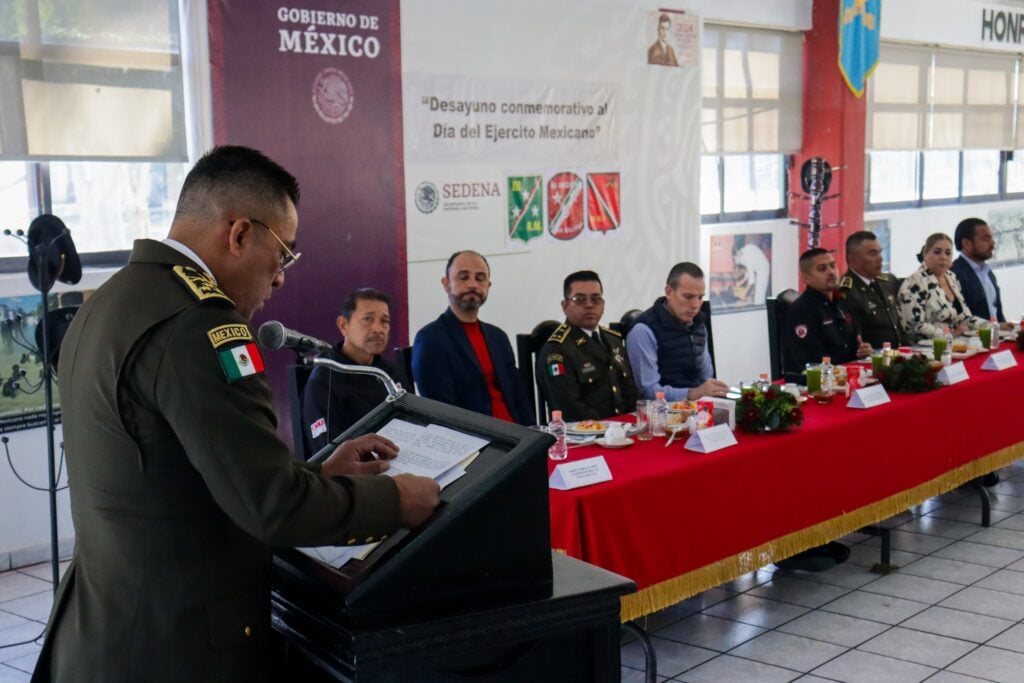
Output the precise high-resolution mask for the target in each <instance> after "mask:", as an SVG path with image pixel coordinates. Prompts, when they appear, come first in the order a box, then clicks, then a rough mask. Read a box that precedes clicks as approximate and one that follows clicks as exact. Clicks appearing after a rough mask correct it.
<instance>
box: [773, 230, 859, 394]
mask: <svg viewBox="0 0 1024 683" xmlns="http://www.w3.org/2000/svg"><path fill="white" fill-rule="evenodd" d="M800 277H801V278H802V279H803V281H804V283H805V284H806V285H807V288H806V289H805V290H804V292H803V294H801V295H800V296H799V297H798V298H797V300H796V301H794V302H793V305H792V306H790V307H789V312H788V313H787V314H786V322H785V325H784V326H783V329H782V353H783V370H784V371H785V375H786V379H787V380H796V379H797V378H798V377H799V375H801V374H802V373H803V371H804V366H805V365H806V364H807V363H820V362H821V359H822V358H823V357H824V356H829V357H831V359H832V363H833V364H837V363H849V362H850V361H852V360H855V359H856V358H864V357H866V356H868V355H869V354H870V353H871V346H870V345H869V344H867V343H865V342H864V341H863V340H862V339H861V336H860V334H859V332H858V330H857V327H856V324H855V322H854V319H853V315H852V314H851V313H850V311H849V309H848V308H847V306H846V302H845V301H843V300H842V299H841V297H840V296H839V295H838V294H837V292H836V290H837V289H838V287H839V276H838V274H837V273H836V261H835V259H834V258H832V254H830V253H828V252H827V251H826V250H824V249H817V248H815V249H808V250H807V251H805V252H804V253H803V254H802V255H801V256H800Z"/></svg>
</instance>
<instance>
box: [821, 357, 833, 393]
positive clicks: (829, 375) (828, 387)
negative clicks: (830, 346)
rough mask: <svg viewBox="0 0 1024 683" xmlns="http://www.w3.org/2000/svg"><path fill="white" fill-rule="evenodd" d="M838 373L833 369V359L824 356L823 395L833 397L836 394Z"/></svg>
mask: <svg viewBox="0 0 1024 683" xmlns="http://www.w3.org/2000/svg"><path fill="white" fill-rule="evenodd" d="M835 387H836V373H835V370H834V369H833V368H832V357H831V356H824V357H823V358H822V359H821V393H822V394H824V395H825V396H831V395H832V394H833V393H834V392H835Z"/></svg>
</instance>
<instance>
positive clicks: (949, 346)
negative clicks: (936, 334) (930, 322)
mask: <svg viewBox="0 0 1024 683" xmlns="http://www.w3.org/2000/svg"><path fill="white" fill-rule="evenodd" d="M942 336H943V337H944V338H945V340H946V350H945V351H943V352H942V365H943V366H944V367H949V366H950V365H952V364H953V335H952V333H951V332H950V331H949V325H944V326H943V327H942Z"/></svg>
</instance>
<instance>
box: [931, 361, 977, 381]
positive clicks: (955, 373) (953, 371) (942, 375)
mask: <svg viewBox="0 0 1024 683" xmlns="http://www.w3.org/2000/svg"><path fill="white" fill-rule="evenodd" d="M970 378H971V376H970V375H968V374H967V368H966V367H964V364H963V363H962V362H960V363H953V364H951V365H947V366H946V367H944V368H942V369H941V370H939V374H938V375H936V377H935V379H937V380H938V382H939V384H945V385H946V386H949V385H950V384H956V383H958V382H963V381H964V380H968V379H970Z"/></svg>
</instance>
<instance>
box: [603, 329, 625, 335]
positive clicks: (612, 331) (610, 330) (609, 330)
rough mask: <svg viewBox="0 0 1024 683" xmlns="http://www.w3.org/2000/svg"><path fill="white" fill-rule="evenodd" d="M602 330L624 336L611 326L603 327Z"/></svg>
mask: <svg viewBox="0 0 1024 683" xmlns="http://www.w3.org/2000/svg"><path fill="white" fill-rule="evenodd" d="M601 331H602V332H607V333H608V334H614V335H615V336H616V337H621V336H622V335H621V334H619V333H618V332H616V331H615V330H613V329H612V328H610V327H602V328H601Z"/></svg>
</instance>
